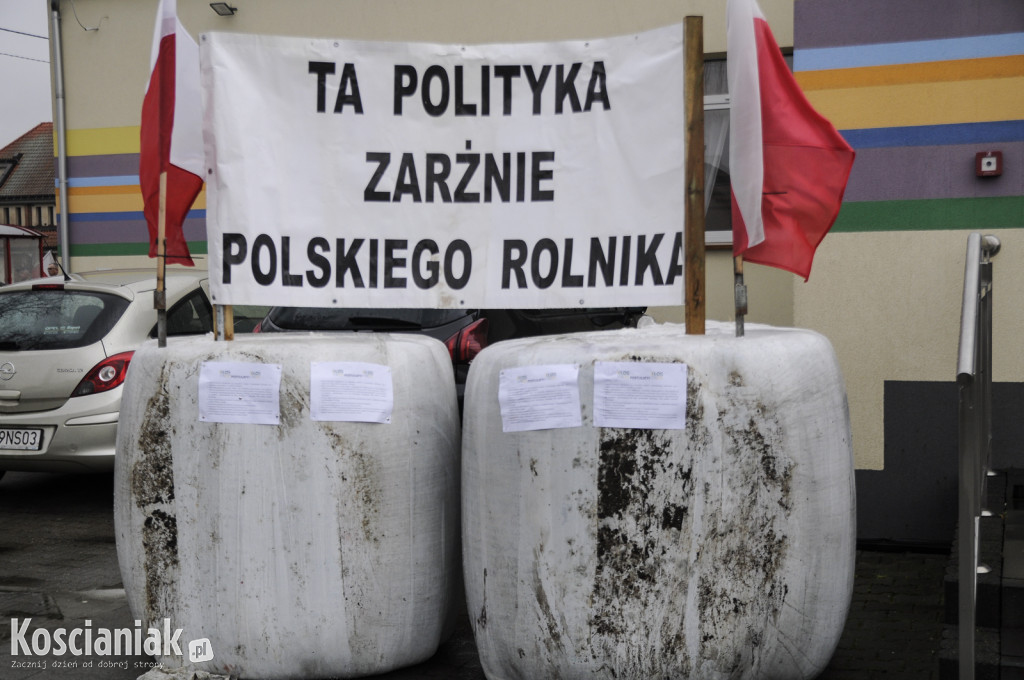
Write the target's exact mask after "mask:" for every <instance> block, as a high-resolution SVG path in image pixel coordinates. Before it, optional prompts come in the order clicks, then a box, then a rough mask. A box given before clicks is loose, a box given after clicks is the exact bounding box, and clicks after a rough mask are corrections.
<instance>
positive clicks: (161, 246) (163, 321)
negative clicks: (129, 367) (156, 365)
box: [153, 170, 167, 347]
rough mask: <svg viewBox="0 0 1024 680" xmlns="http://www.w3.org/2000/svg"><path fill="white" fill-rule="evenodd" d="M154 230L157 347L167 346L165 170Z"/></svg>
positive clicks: (154, 303) (154, 304) (161, 180)
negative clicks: (155, 228)
mask: <svg viewBox="0 0 1024 680" xmlns="http://www.w3.org/2000/svg"><path fill="white" fill-rule="evenodd" d="M156 224H157V230H156V290H154V291H153V307H154V309H156V337H157V347H166V346H167V287H166V282H165V280H164V279H165V278H166V277H165V268H166V256H167V171H166V170H165V171H164V172H161V173H160V208H159V216H158V217H157V222H156Z"/></svg>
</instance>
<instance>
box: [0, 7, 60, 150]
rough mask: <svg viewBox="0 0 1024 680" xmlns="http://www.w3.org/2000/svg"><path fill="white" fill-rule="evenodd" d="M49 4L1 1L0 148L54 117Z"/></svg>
mask: <svg viewBox="0 0 1024 680" xmlns="http://www.w3.org/2000/svg"><path fill="white" fill-rule="evenodd" d="M49 6H50V3H49V0H0V148H2V147H5V146H7V145H8V144H10V143H11V142H12V141H14V140H15V139H17V138H18V137H20V136H21V135H23V134H25V133H26V132H28V131H29V130H31V129H32V128H34V127H35V126H36V125H38V124H39V123H46V122H50V121H52V120H53V111H52V108H51V105H50V43H49V40H48V39H47V23H48V22H49V14H50V13H49ZM12 31H17V32H16V33H15V32H12ZM23 33H29V34H31V35H22V34H23ZM33 36H42V37H41V38H40V37H33Z"/></svg>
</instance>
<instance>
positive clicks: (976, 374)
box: [956, 233, 1000, 680]
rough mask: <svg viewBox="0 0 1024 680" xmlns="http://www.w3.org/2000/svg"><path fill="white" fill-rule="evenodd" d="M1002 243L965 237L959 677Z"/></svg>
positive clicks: (987, 438)
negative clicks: (995, 273)
mask: <svg viewBox="0 0 1024 680" xmlns="http://www.w3.org/2000/svg"><path fill="white" fill-rule="evenodd" d="M999 247H1000V243H999V239H997V238H996V237H995V236H991V235H986V236H982V235H981V234H979V233H973V234H971V235H970V236H969V237H968V238H967V261H966V264H965V266H964V296H963V306H962V308H961V311H960V349H959V355H958V359H957V369H956V370H957V374H956V381H957V384H958V386H959V388H958V389H959V393H960V394H959V402H960V404H959V449H960V451H959V458H960V491H959V522H958V529H957V543H958V562H959V577H960V578H959V581H960V583H959V594H958V597H959V621H958V624H957V625H958V628H959V661H960V663H959V667H960V668H959V670H960V672H959V678H960V680H974V632H975V621H976V618H975V613H976V603H977V586H978V521H979V518H980V517H981V511H982V508H981V504H982V499H983V498H984V496H985V479H986V477H987V475H988V469H989V460H990V457H991V452H992V258H993V257H995V255H996V253H998V252H999Z"/></svg>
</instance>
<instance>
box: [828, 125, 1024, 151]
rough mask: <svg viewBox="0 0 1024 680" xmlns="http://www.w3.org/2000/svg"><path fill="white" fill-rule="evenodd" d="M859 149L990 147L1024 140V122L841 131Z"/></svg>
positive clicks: (909, 126)
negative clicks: (994, 144) (976, 145)
mask: <svg viewBox="0 0 1024 680" xmlns="http://www.w3.org/2000/svg"><path fill="white" fill-rule="evenodd" d="M841 132H842V134H843V137H844V138H845V139H846V141H847V142H848V143H849V144H850V146H852V147H854V148H856V149H872V148H880V147H888V146H932V145H940V144H990V143H992V142H1019V141H1024V120H999V121H993V122H989V123H954V124H951V125H908V126H906V127H901V128H873V129H872V128H868V129H864V130H841Z"/></svg>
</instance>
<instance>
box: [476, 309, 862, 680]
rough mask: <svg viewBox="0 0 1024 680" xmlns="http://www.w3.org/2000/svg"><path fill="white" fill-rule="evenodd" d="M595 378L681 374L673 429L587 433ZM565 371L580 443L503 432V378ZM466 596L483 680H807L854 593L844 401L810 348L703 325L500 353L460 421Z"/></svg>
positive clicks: (543, 342) (775, 333) (832, 374)
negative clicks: (681, 366) (663, 370)
mask: <svg viewBox="0 0 1024 680" xmlns="http://www.w3.org/2000/svg"><path fill="white" fill-rule="evenodd" d="M595 361H627V362H628V361H641V362H665V363H685V364H686V365H687V374H688V378H687V408H686V423H685V429H681V430H679V429H676V430H645V429H626V428H606V427H594V426H593V406H592V405H593V391H594V387H593V385H594V382H593V381H594V362H595ZM551 364H576V365H578V366H579V379H578V383H579V389H580V402H581V407H582V416H583V425H582V427H575V428H567V429H548V430H534V431H525V432H503V431H502V418H501V412H500V405H499V397H498V394H499V389H498V388H499V381H500V378H499V374H500V371H501V370H502V369H506V368H512V367H521V366H532V365H551ZM463 422H464V424H463V448H462V456H463V467H462V479H463V485H462V502H463V505H462V507H463V551H464V564H465V578H466V597H467V604H468V608H469V616H470V619H471V622H472V626H473V630H474V634H475V637H476V642H477V647H478V649H479V652H480V657H481V661H482V663H483V668H484V671H485V673H486V675H487V677H488V678H489V680H513V679H519V680H533V679H536V678H561V679H562V680H570V679H573V678H581V679H582V678H586V679H588V680H593V679H595V678H597V679H604V678H607V679H608V680H611V679H612V678H615V679H617V680H623V679H629V678H644V679H647V678H684V677H692V678H701V679H702V680H715V679H724V678H730V679H733V680H736V679H740V678H759V679H777V680H799V679H801V678H813V677H815V676H816V675H817V674H818V673H819V672H820V671H821V670H822V669H824V667H825V666H826V665H827V663H828V661H829V659H830V657H831V655H832V653H833V652H834V650H835V646H836V644H837V643H838V640H839V636H840V634H841V633H842V630H843V625H844V622H845V619H846V613H847V611H848V608H849V603H850V597H851V593H852V588H853V569H854V551H855V507H854V503H855V497H854V476H853V456H852V449H851V442H850V427H849V415H848V409H847V402H846V393H845V387H844V383H843V379H842V375H841V373H840V371H839V367H838V364H837V362H836V358H835V355H834V352H833V350H832V347H831V345H830V344H829V342H828V341H827V340H826V339H825V338H824V337H822V336H821V335H819V334H817V333H813V332H810V331H804V330H795V329H781V328H771V327H766V326H756V325H750V324H748V325H747V334H746V337H743V338H736V337H734V333H733V326H732V325H731V324H729V325H725V324H720V323H708V333H707V335H704V336H687V335H684V329H683V327H682V326H676V325H664V326H650V327H647V328H643V329H629V330H622V331H607V332H599V333H580V334H574V335H563V336H552V337H542V338H527V339H522V340H511V341H507V342H502V343H498V344H496V345H493V346H491V347H489V348H487V349H485V350H484V351H483V352H482V353H481V354H480V355H479V356H478V357H477V358H476V359H475V360H474V362H473V366H472V368H471V370H470V375H469V382H468V385H467V389H466V400H465V414H464V419H463Z"/></svg>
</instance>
